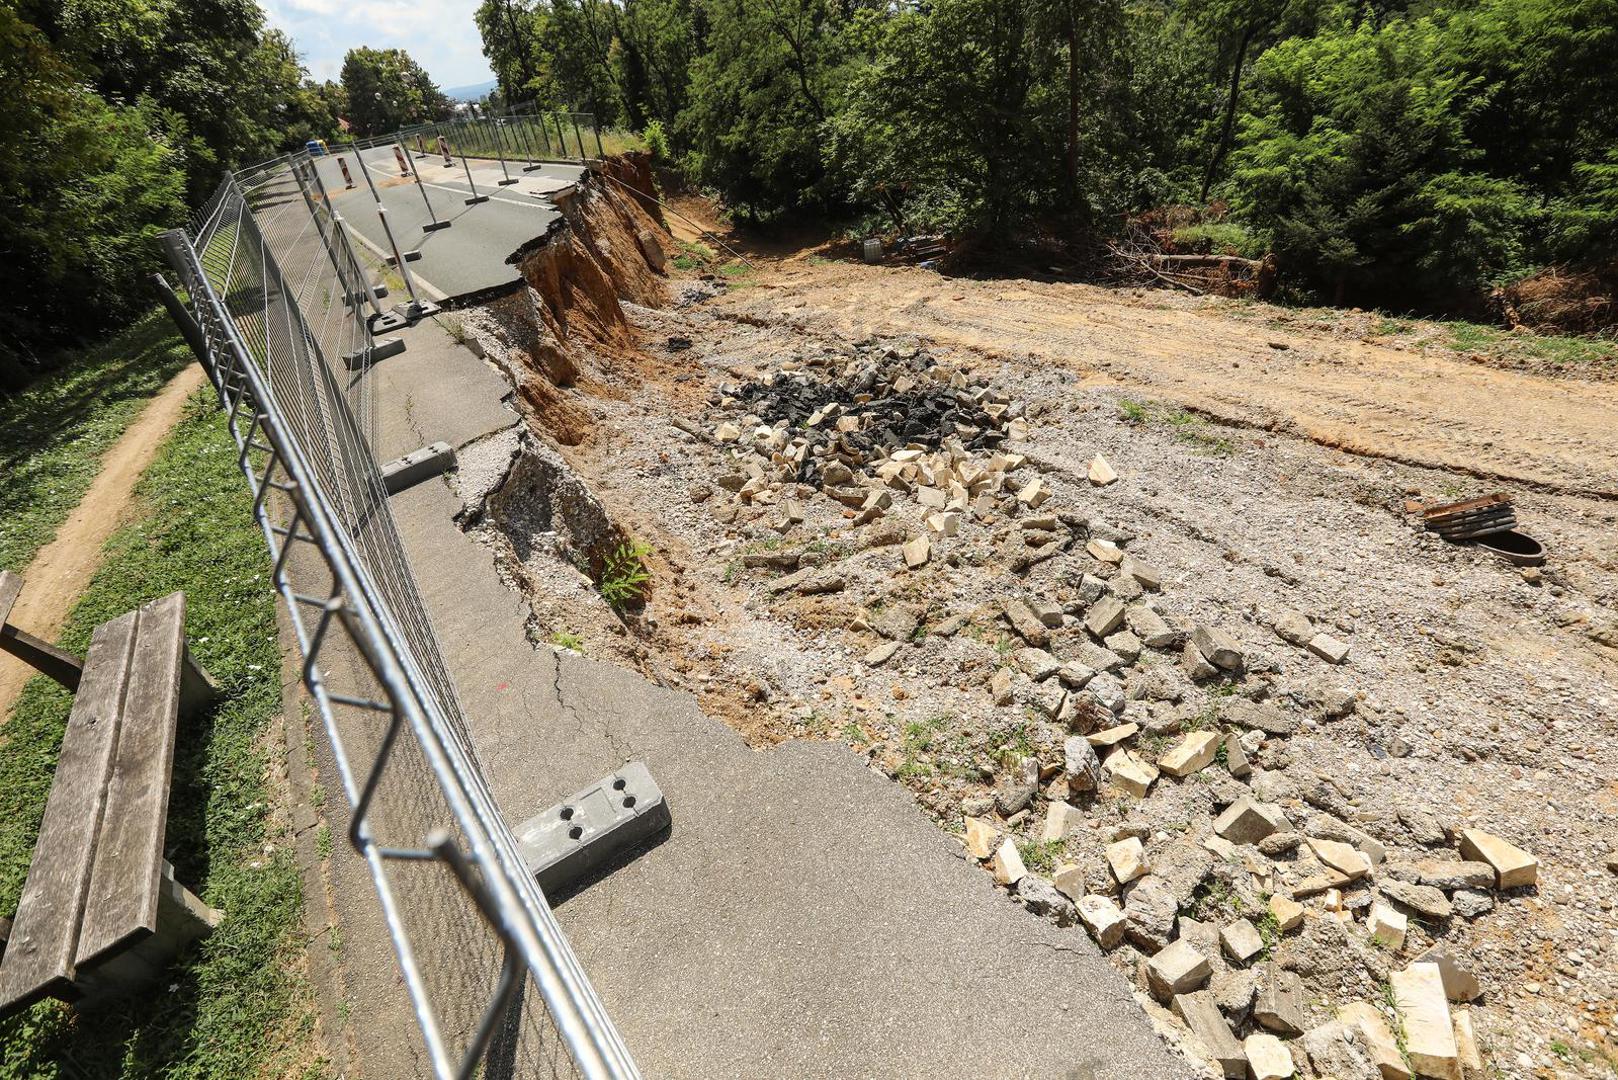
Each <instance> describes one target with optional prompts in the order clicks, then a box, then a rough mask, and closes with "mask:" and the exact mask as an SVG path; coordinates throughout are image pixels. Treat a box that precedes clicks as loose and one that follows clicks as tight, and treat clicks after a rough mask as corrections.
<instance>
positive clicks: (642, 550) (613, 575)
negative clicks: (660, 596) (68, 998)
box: [601, 540, 652, 611]
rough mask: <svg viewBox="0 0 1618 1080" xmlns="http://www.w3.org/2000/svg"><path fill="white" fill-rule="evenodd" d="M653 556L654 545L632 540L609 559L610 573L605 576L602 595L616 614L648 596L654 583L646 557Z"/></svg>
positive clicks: (607, 571) (604, 572)
mask: <svg viewBox="0 0 1618 1080" xmlns="http://www.w3.org/2000/svg"><path fill="white" fill-rule="evenodd" d="M651 553H652V548H651V545H650V544H647V543H645V542H643V541H640V540H630V541H627V542H625V543H622V544H619V545H618V547H617V549H616V550H615V551H613V552H612V554H610V555H608V556H607V565H606V569H605V570H603V571H602V574H601V595H602V597H603V598H605V600H606V601H607V603H609V604H611V605H612V607H613V610H614V611H622V610H623V609H624V608H625V607H627V606H629V605H630V604H633V603H636V602H637V601H639V600H640V599H641V597H643V596H644V595H646V585H647V583H648V582H649V581H651V580H652V574H651V571H649V570H647V569H646V556H648V555H650V554H651Z"/></svg>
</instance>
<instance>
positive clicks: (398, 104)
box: [343, 48, 450, 135]
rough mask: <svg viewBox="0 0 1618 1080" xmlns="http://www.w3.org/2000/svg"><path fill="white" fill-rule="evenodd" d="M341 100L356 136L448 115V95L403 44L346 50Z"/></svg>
mask: <svg viewBox="0 0 1618 1080" xmlns="http://www.w3.org/2000/svg"><path fill="white" fill-rule="evenodd" d="M343 101H344V103H345V105H346V106H347V108H346V112H345V113H344V119H346V120H347V121H348V122H349V123H350V124H352V125H353V128H354V133H355V134H357V135H385V134H387V133H389V132H393V131H398V130H399V129H400V128H403V127H408V126H410V125H412V124H425V123H428V122H429V121H432V120H447V119H448V118H449V115H450V107H449V99H447V98H446V97H444V95H443V93H442V92H441V91H440V90H439V89H438V87H437V85H435V84H434V83H433V80H432V79H431V78H429V77H428V75H427V72H425V71H423V70H422V67H421V65H420V64H418V63H416V62H415V61H414V60H412V59H411V58H410V54H409V53H407V52H405V51H404V50H403V49H368V48H358V49H350V50H348V54H347V55H346V56H344V57H343Z"/></svg>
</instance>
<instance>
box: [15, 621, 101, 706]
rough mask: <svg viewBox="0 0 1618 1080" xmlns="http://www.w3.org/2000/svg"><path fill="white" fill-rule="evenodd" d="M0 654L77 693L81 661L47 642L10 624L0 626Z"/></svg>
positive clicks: (82, 665)
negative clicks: (14, 658) (13, 658)
mask: <svg viewBox="0 0 1618 1080" xmlns="http://www.w3.org/2000/svg"><path fill="white" fill-rule="evenodd" d="M0 652H7V653H10V654H11V655H12V656H15V657H16V658H17V659H18V660H21V661H22V662H23V663H25V664H27V665H28V666H29V667H31V668H33V669H34V670H35V671H37V672H39V673H40V674H41V675H48V676H50V677H51V678H52V679H55V680H56V681H57V682H59V683H61V684H62V685H63V686H65V687H67V688H68V689H69V690H74V691H76V690H78V688H79V677H80V676H81V675H83V674H84V661H83V660H81V659H79V658H78V657H77V656H74V655H73V654H72V653H70V652H64V651H63V650H61V649H58V648H57V647H56V646H54V645H52V644H51V643H50V642H48V641H41V640H39V638H37V637H35V636H34V635H33V634H30V633H28V632H27V631H26V630H19V629H17V628H16V627H15V626H12V625H11V624H10V623H5V624H4V625H0Z"/></svg>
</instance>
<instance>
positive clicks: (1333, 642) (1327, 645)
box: [1309, 634, 1348, 664]
mask: <svg viewBox="0 0 1618 1080" xmlns="http://www.w3.org/2000/svg"><path fill="white" fill-rule="evenodd" d="M1309 651H1310V652H1312V653H1314V654H1315V655H1316V656H1318V657H1320V658H1321V659H1322V660H1324V661H1326V663H1328V664H1341V663H1342V662H1343V661H1344V660H1347V659H1348V646H1347V645H1346V644H1345V643H1343V642H1341V641H1338V640H1337V639H1336V638H1334V637H1332V636H1331V635H1330V634H1316V635H1315V636H1314V637H1312V638H1310V639H1309Z"/></svg>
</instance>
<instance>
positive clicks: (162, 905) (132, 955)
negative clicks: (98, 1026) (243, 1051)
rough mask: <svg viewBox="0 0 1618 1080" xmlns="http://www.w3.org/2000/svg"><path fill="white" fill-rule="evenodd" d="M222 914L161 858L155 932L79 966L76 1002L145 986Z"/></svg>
mask: <svg viewBox="0 0 1618 1080" xmlns="http://www.w3.org/2000/svg"><path fill="white" fill-rule="evenodd" d="M224 917H225V914H224V912H222V911H218V910H216V909H214V908H211V907H209V906H208V905H207V904H204V903H203V902H202V900H201V899H200V898H199V897H198V896H197V895H196V893H193V892H192V891H191V890H190V889H188V888H186V887H185V886H184V885H181V884H180V883H179V882H178V881H175V880H174V867H173V866H171V865H170V864H169V863H168V862H167V861H166V860H165V861H164V863H163V877H162V880H161V881H160V882H159V883H158V887H157V933H155V934H149V935H147V936H146V937H145V938H143V939H141V940H140V941H139V942H136V943H135V944H133V945H131V946H130V947H129V948H127V949H125V950H124V951H122V952H120V953H118V954H117V955H116V956H113V957H109V958H108V959H106V960H104V961H102V962H101V963H99V964H97V965H96V966H95V969H94V970H93V971H84V970H82V969H81V970H80V971H79V973H78V982H79V984H80V987H81V988H82V990H83V991H84V997H83V998H82V999H80V1001H79V1002H78V1005H77V1007H78V1008H79V1009H81V1010H85V1009H94V1008H95V1007H96V1006H97V1005H99V1004H101V1003H103V1002H110V1001H112V1000H114V999H116V998H119V997H123V996H126V995H128V994H130V993H131V992H133V991H135V990H139V989H141V988H143V987H147V986H150V985H151V984H152V983H154V982H156V981H157V979H158V977H159V976H161V975H162V973H163V969H164V967H166V966H167V965H168V963H169V961H171V960H173V959H174V957H175V956H176V955H177V954H178V953H179V951H180V950H181V949H183V948H185V947H186V946H187V945H189V944H191V942H193V941H196V940H197V939H198V938H203V937H206V936H208V934H209V933H211V932H212V931H213V929H214V927H216V926H218V925H219V924H220V922H221V921H223V919H224Z"/></svg>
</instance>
